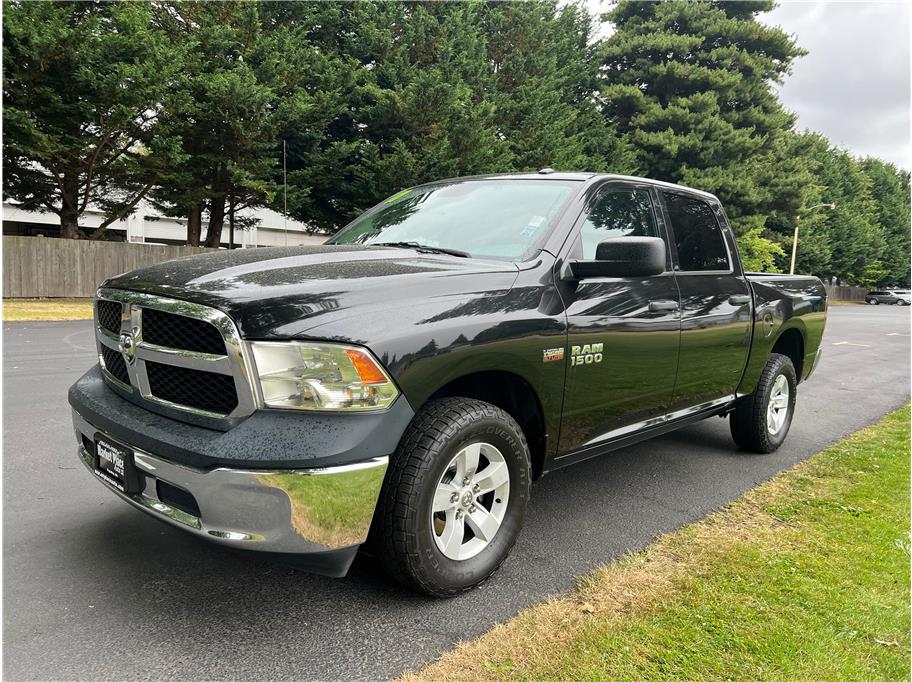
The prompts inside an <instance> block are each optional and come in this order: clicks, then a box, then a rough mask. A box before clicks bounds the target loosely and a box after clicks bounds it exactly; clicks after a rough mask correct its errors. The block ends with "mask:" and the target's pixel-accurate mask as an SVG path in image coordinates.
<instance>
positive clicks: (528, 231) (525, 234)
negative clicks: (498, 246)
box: [519, 227, 535, 237]
mask: <svg viewBox="0 0 912 682" xmlns="http://www.w3.org/2000/svg"><path fill="white" fill-rule="evenodd" d="M519 234H520V235H521V236H523V237H531V236H532V235H533V234H535V228H534V227H524V228H523V229H522V230H520V232H519Z"/></svg>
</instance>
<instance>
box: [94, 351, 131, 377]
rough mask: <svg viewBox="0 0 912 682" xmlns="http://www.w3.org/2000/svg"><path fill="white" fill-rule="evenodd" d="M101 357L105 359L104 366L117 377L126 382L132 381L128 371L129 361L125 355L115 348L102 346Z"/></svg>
mask: <svg viewBox="0 0 912 682" xmlns="http://www.w3.org/2000/svg"><path fill="white" fill-rule="evenodd" d="M101 357H102V359H104V367H105V369H106V370H108V372H109V373H110V374H111V375H112V376H114V378H115V379H117V380H118V381H121V382H123V383H125V384H129V383H130V375H129V374H128V373H127V363H126V361H125V360H124V357H123V355H121V354H120V353H118V352H117V351H116V350H114V349H113V348H108V347H107V346H102V347H101Z"/></svg>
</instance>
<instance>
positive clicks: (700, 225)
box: [662, 192, 731, 272]
mask: <svg viewBox="0 0 912 682" xmlns="http://www.w3.org/2000/svg"><path fill="white" fill-rule="evenodd" d="M662 196H663V197H664V199H665V206H666V208H667V209H668V217H669V219H670V220H671V228H672V231H673V232H674V241H675V247H676V248H677V251H678V266H679V267H678V269H679V270H681V271H683V272H706V271H715V270H723V271H728V270H731V262H730V261H729V258H728V249H727V248H726V247H725V237H724V236H723V234H722V228H721V226H720V225H719V221H718V220H717V219H716V215H715V213H713V210H712V208H711V207H710V206H709V204H707V203H706V202H705V201H703V200H701V199H697V198H695V197H690V196H686V195H684V194H676V193H674V192H662Z"/></svg>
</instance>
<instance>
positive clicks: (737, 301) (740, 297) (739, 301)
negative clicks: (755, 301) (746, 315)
mask: <svg viewBox="0 0 912 682" xmlns="http://www.w3.org/2000/svg"><path fill="white" fill-rule="evenodd" d="M728 302H729V303H731V304H732V305H747V304H748V303H750V302H751V297H750V296H748V295H747V294H737V295H735V296H729V297H728Z"/></svg>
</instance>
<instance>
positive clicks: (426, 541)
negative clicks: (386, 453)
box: [372, 398, 531, 597]
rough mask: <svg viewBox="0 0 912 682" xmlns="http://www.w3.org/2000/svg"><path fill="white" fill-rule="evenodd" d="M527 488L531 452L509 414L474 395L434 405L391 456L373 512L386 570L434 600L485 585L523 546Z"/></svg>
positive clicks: (420, 416)
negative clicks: (519, 539)
mask: <svg viewBox="0 0 912 682" xmlns="http://www.w3.org/2000/svg"><path fill="white" fill-rule="evenodd" d="M530 482H531V465H530V461H529V448H528V446H527V444H526V439H525V437H524V435H523V432H522V429H520V427H519V425H518V424H517V423H516V421H515V420H514V419H513V418H512V417H511V416H510V415H509V414H507V413H506V412H504V411H503V410H501V409H500V408H498V407H495V406H494V405H491V404H489V403H485V402H482V401H480V400H471V399H467V398H445V399H442V400H435V401H432V402H430V403H428V404H427V405H425V406H424V407H423V408H422V409H421V411H420V412H419V413H418V414H417V415H416V416H415V419H414V420H413V421H412V423H411V425H410V426H409V428H408V430H407V431H406V433H405V435H404V436H403V437H402V441H401V442H400V444H399V448H398V450H397V452H396V454H395V455H394V456H393V458H392V459H391V462H390V469H389V471H388V472H387V477H386V480H385V481H384V483H383V490H382V491H381V493H380V501H379V506H378V509H377V512H376V514H375V515H374V528H373V529H372V535H374V538H373V540H374V542H375V544H376V547H377V550H378V554H379V557H380V560H381V562H382V563H383V566H384V568H385V569H386V571H387V572H388V573H389V574H390V575H392V576H393V577H394V578H396V579H398V580H399V581H400V582H403V583H404V584H406V585H407V586H409V587H412V588H415V589H417V590H419V591H421V592H424V593H426V594H429V595H432V596H436V597H451V596H454V595H456V594H459V593H460V592H464V591H466V590H468V589H470V588H472V587H474V586H475V585H478V584H479V583H481V582H483V581H484V580H486V579H487V578H488V577H489V576H490V575H491V574H492V573H494V571H496V570H497V568H498V567H499V566H500V564H501V563H503V561H504V559H506V558H507V555H508V554H509V553H510V550H511V549H512V547H513V544H514V543H515V542H516V538H517V536H518V535H519V531H520V529H521V528H522V524H523V520H524V518H525V513H526V505H527V503H528V500H529V491H530Z"/></svg>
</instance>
